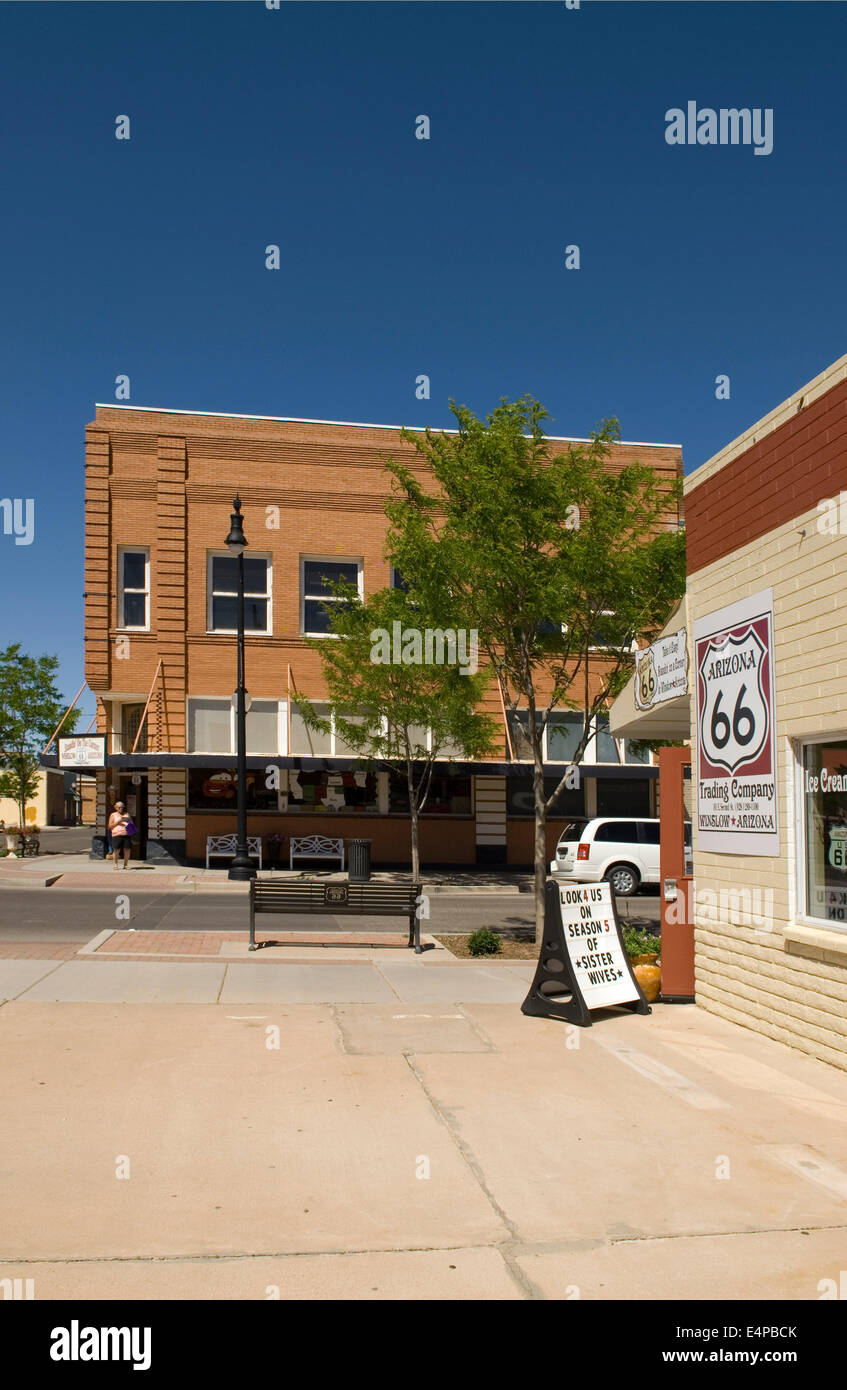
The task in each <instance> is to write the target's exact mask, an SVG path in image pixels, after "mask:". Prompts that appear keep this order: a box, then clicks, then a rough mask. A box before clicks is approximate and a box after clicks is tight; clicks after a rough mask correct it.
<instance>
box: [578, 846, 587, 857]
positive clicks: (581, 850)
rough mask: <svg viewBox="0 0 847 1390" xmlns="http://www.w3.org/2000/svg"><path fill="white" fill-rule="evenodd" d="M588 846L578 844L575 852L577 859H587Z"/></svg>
mask: <svg viewBox="0 0 847 1390" xmlns="http://www.w3.org/2000/svg"><path fill="white" fill-rule="evenodd" d="M589 848H590V846H589V845H580V846H579V849H578V850H577V852H576V857H577V859H587V858H588V851H589Z"/></svg>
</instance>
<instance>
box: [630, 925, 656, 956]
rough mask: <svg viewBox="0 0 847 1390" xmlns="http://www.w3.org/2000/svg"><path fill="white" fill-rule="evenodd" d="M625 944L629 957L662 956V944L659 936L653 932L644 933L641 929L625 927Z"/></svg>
mask: <svg viewBox="0 0 847 1390" xmlns="http://www.w3.org/2000/svg"><path fill="white" fill-rule="evenodd" d="M623 944H624V950H625V951H626V953H627V955H628V956H629V957H630V958H632V957H633V956H660V955H661V954H662V942H661V939H660V938H659V937H658V936H654V935H653V933H652V932H649V931H644V930H643V928H641V927H624V929H623Z"/></svg>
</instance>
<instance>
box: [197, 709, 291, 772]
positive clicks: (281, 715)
mask: <svg viewBox="0 0 847 1390" xmlns="http://www.w3.org/2000/svg"><path fill="white" fill-rule="evenodd" d="M198 700H204V701H208V702H210V703H211V702H214V703H215V704H220V705H228V706H229V742H230V751H229V752H228V753H221V752H219V751H215V750H213V749H210V748H188V747H186V750H185V751H186V753H199V754H201V755H202V756H203V757H204V758H206V757H208V758H234V757H235V756H236V732H235V708H234V706H233V703H232V696H229V698H227V696H226V695H188V696H187V697H186V701H185V742H186V744H187V743H188V737H189V730H190V729H191V705H192V703H193V702H194V701H198ZM255 702H256V704H257V705H258V704H263V705H273V704H275V705H276V714H277V723H276V728H277V746H278V748H280V749H282V750H284V751H282V752H278V753H268V754H265V753H249V754H248V757H250V758H264V757H266V756H267V757H268V758H284V757H287V755H288V720H287V717H286V708H285V706H286V701H285V700H284V699H277V698H276V697H275V696H273V695H257V696H256V697H255ZM247 714H248V718H249V714H250V711H249V710H248V711H247Z"/></svg>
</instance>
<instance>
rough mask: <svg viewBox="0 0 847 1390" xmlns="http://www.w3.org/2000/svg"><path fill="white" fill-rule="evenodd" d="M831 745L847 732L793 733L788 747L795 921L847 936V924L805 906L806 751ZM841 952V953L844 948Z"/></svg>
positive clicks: (789, 857) (790, 862) (842, 737)
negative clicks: (820, 744) (794, 852)
mask: <svg viewBox="0 0 847 1390" xmlns="http://www.w3.org/2000/svg"><path fill="white" fill-rule="evenodd" d="M831 742H835V743H845V742H847V729H845V730H842V731H841V732H840V733H837V732H832V731H831V730H830V731H829V732H828V733H826V734H794V735H793V736H792V738H791V740H790V744H789V752H790V756H789V758H788V764H789V766H790V767H791V768H792V773H793V780H794V844H795V845H796V847H797V854H796V858H795V859H794V860H793V866H794V894H793V897H794V904H795V906H794V911H795V921H796V922H797V924H798V925H799V926H804V927H814V928H815V929H816V930H817V931H831V932H837V933H838V935H839V936H844V935H845V934H847V922H838V921H833V920H831V919H830V918H828V917H812V916H811V914H810V913H809V912H808V911H807V903H806V878H807V874H806V775H805V758H804V756H803V750H804V749H805V748H807V747H812V745H813V744H816V743H831ZM790 851H791V847H790V846H788V864H789V869H790V867H791V864H792V856H791V852H790ZM789 901H790V898H789ZM838 949H839V950H841V947H840V946H839V948H838Z"/></svg>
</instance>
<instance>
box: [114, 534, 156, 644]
mask: <svg viewBox="0 0 847 1390" xmlns="http://www.w3.org/2000/svg"><path fill="white" fill-rule="evenodd" d="M149 626H150V551H149V550H146V549H142V548H141V547H140V546H133V547H130V546H121V547H120V549H119V550H118V627H129V628H135V629H141V630H144V629H147V628H149Z"/></svg>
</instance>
